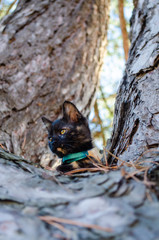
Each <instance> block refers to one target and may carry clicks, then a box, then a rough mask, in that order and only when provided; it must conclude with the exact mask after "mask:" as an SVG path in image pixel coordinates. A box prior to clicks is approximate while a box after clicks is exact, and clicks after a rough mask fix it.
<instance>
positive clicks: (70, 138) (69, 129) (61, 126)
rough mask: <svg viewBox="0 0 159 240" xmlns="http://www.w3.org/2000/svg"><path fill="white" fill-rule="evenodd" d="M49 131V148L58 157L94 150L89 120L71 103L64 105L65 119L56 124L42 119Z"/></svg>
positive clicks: (57, 121)
mask: <svg viewBox="0 0 159 240" xmlns="http://www.w3.org/2000/svg"><path fill="white" fill-rule="evenodd" d="M42 120H43V122H44V123H45V125H46V128H47V130H48V140H49V147H50V149H51V151H52V152H53V153H55V154H57V156H58V157H60V158H61V157H63V156H65V155H67V154H70V153H76V152H80V151H86V150H89V149H91V148H92V139H91V133H90V130H89V126H88V123H87V120H86V118H85V117H83V115H82V114H81V113H80V112H79V111H78V109H77V108H76V106H75V105H74V104H72V103H71V102H68V101H66V102H64V104H63V118H61V119H58V120H56V121H54V122H51V121H50V120H48V119H46V118H44V117H43V118H42Z"/></svg>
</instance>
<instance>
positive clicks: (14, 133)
mask: <svg viewBox="0 0 159 240" xmlns="http://www.w3.org/2000/svg"><path fill="white" fill-rule="evenodd" d="M108 12H109V0H106V1H105V0H98V1H97V0H89V1H83V0H78V1H65V0H59V1H53V0H52V1H49V0H43V1H41V0H40V1H37V0H31V1H27V0H23V1H19V4H18V6H17V9H16V10H15V11H14V12H13V13H12V14H11V15H10V16H8V17H6V18H4V19H3V20H2V21H1V25H0V30H1V32H0V101H1V104H0V129H1V130H0V143H2V144H5V145H6V146H7V149H8V150H10V151H12V152H13V153H16V154H20V155H22V156H24V157H25V158H30V159H32V160H33V161H37V160H39V159H40V158H44V159H46V156H47V154H46V153H47V150H46V141H45V140H44V139H46V134H45V130H44V128H43V126H42V122H41V116H42V115H45V116H47V117H49V118H51V119H52V120H54V119H55V118H57V117H58V116H59V113H60V110H61V105H62V103H63V101H64V100H65V99H67V100H70V101H73V102H74V103H75V104H77V105H78V107H79V108H80V110H82V112H83V113H84V114H86V115H87V114H88V113H89V111H90V108H91V106H92V104H93V102H94V96H95V93H96V90H97V87H98V83H99V71H100V68H101V65H102V59H103V53H104V49H105V47H106V32H107V25H108Z"/></svg>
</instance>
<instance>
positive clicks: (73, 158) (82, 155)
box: [62, 151, 88, 164]
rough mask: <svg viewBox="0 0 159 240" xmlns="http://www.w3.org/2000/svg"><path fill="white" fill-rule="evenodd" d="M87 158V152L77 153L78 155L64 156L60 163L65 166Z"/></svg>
mask: <svg viewBox="0 0 159 240" xmlns="http://www.w3.org/2000/svg"><path fill="white" fill-rule="evenodd" d="M87 156H88V152H87V151H83V152H78V153H71V154H68V155H66V156H64V157H63V158H62V163H66V164H67V163H72V162H76V161H78V160H81V159H83V158H86V157H87Z"/></svg>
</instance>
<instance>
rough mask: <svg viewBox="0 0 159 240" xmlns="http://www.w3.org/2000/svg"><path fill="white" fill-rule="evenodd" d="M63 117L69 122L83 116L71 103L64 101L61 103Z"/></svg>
mask: <svg viewBox="0 0 159 240" xmlns="http://www.w3.org/2000/svg"><path fill="white" fill-rule="evenodd" d="M63 118H64V119H66V120H68V121H71V122H77V121H79V120H80V119H82V118H84V117H83V115H82V114H81V113H80V112H79V111H78V109H77V108H76V106H75V105H74V104H73V103H71V102H69V101H65V102H64V104H63Z"/></svg>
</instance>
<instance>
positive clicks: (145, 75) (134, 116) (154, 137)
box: [109, 0, 159, 161]
mask: <svg viewBox="0 0 159 240" xmlns="http://www.w3.org/2000/svg"><path fill="white" fill-rule="evenodd" d="M135 6H136V7H135V9H134V12H133V16H132V19H131V24H132V26H131V48H130V51H129V58H128V62H127V64H126V70H125V74H124V77H123V79H122V82H121V84H120V87H119V91H118V95H117V99H116V106H115V117H114V130H113V134H112V138H111V141H110V145H109V150H110V151H111V152H113V153H114V154H115V155H117V156H119V157H121V158H122V159H123V160H126V161H129V160H136V159H137V158H138V157H139V156H140V155H141V154H142V153H143V152H145V151H146V150H149V149H154V148H158V147H159V69H158V63H159V61H158V60H159V58H158V56H159V55H158V50H159V44H158V41H159V28H158V22H159V2H158V0H154V1H151V0H144V1H143V0H139V1H135Z"/></svg>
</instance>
